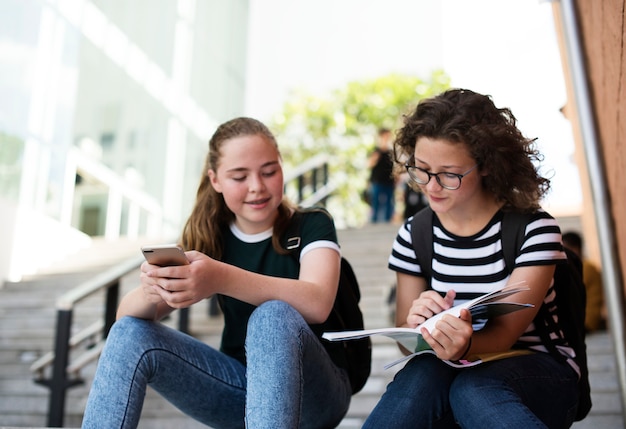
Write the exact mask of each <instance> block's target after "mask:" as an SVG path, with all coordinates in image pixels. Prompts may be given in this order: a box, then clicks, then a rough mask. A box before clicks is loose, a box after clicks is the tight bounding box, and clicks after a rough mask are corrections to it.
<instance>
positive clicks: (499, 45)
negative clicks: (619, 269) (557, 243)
mask: <svg viewBox="0 0 626 429" xmlns="http://www.w3.org/2000/svg"><path fill="white" fill-rule="evenodd" d="M0 52H1V55H0V221H1V222H0V236H1V237H2V244H1V245H0V279H12V280H16V279H19V278H20V277H21V276H23V275H24V274H29V273H32V272H35V271H37V269H39V268H40V267H42V266H46V265H49V264H51V263H53V262H54V261H55V260H58V259H60V258H63V257H65V256H66V255H69V254H71V253H74V252H76V251H77V249H81V248H87V247H89V245H90V242H91V240H92V239H93V238H94V237H101V238H104V239H106V240H112V241H114V240H119V239H129V238H130V239H136V238H137V237H152V238H153V239H155V240H156V239H158V238H163V239H166V238H171V237H176V236H177V234H178V233H179V231H180V228H181V225H182V223H183V222H184V220H185V219H186V216H187V215H188V213H189V210H190V208H191V206H192V204H193V199H194V196H195V191H196V187H197V183H198V179H199V176H200V174H201V169H202V164H203V159H204V156H205V154H206V142H207V140H208V138H209V137H210V135H211V133H212V132H213V130H214V129H215V127H216V126H217V124H219V123H221V122H223V121H224V120H226V119H230V118H232V117H234V116H240V115H244V114H245V115H249V116H255V117H257V118H259V119H262V120H264V121H268V122H269V121H271V119H272V117H273V116H274V115H276V114H278V113H280V111H281V109H282V106H283V103H284V102H285V100H286V97H287V95H288V94H289V91H291V90H292V89H296V88H305V89H307V90H309V91H311V92H313V93H317V94H320V95H322V94H324V93H325V92H327V91H331V90H333V89H336V88H340V87H342V86H343V85H345V84H346V83H347V82H349V81H358V80H360V79H368V78H376V77H378V76H383V75H387V74H389V73H392V72H399V73H404V74H408V75H415V76H418V77H426V76H428V75H429V74H430V73H431V72H432V71H433V70H436V69H442V70H444V71H445V72H446V73H447V74H448V75H449V76H450V77H451V80H452V85H453V86H458V87H466V88H470V89H473V90H475V91H478V92H483V93H486V94H490V95H492V96H493V98H494V101H495V103H496V104H497V105H499V106H503V107H504V106H506V107H510V108H511V109H512V110H513V112H514V114H515V115H516V116H517V117H518V119H519V125H520V127H521V128H522V130H523V131H524V132H525V133H526V134H527V135H528V136H530V137H537V138H538V139H539V144H540V148H541V150H542V151H543V152H544V153H545V162H544V164H543V165H542V169H543V171H544V172H545V173H546V174H548V175H549V176H551V177H552V180H553V191H552V193H551V194H550V196H549V197H548V200H547V201H546V204H545V205H546V207H547V208H548V209H549V210H550V211H551V212H553V214H556V215H559V214H563V213H566V214H577V213H578V212H579V211H580V201H581V195H580V185H579V180H578V176H577V171H576V167H575V165H574V163H573V156H572V153H573V147H574V146H573V140H572V136H571V132H570V128H569V124H568V123H567V121H566V119H565V118H564V117H563V116H562V114H561V113H560V108H561V107H562V106H563V105H564V104H565V88H564V82H563V78H562V71H561V62H560V61H561V60H560V57H559V52H558V48H557V42H556V37H555V33H554V25H553V21H552V11H551V8H550V5H549V3H548V2H540V1H529V0H507V1H502V0H476V1H471V2H468V1H463V0H441V1H435V0H432V1H426V0H424V1H415V0H340V1H337V0H298V1H294V0H249V1H246V0H233V1H224V2H216V1H209V0H158V1H157V0H133V1H125V0H91V1H90V0H0ZM280 137H281V136H280V135H279V136H278V138H279V143H280ZM371 140H372V136H363V142H364V144H366V143H367V142H371ZM34 244H35V245H34Z"/></svg>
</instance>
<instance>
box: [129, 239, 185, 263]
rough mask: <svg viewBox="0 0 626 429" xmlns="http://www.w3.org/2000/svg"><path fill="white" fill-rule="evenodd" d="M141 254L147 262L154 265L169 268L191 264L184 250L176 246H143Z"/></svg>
mask: <svg viewBox="0 0 626 429" xmlns="http://www.w3.org/2000/svg"><path fill="white" fill-rule="evenodd" d="M141 252H142V253H143V256H144V258H146V261H148V262H149V263H151V264H152V265H159V266H161V267H169V266H172V265H187V264H188V263H189V260H188V259H187V256H185V252H184V251H183V249H182V248H181V247H180V246H178V245H176V244H159V245H155V246H143V247H142V248H141Z"/></svg>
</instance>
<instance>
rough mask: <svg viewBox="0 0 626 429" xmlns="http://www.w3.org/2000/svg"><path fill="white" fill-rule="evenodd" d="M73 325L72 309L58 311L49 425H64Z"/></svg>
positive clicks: (50, 381)
mask: <svg viewBox="0 0 626 429" xmlns="http://www.w3.org/2000/svg"><path fill="white" fill-rule="evenodd" d="M71 326H72V310H58V311H57V333H56V338H55V345H54V364H53V366H52V378H51V379H50V380H49V383H50V385H49V387H50V402H49V407H48V427H62V426H63V417H64V414H65V391H66V389H67V387H68V386H69V384H70V383H69V382H68V379H67V371H66V368H67V364H68V361H69V341H70V330H71Z"/></svg>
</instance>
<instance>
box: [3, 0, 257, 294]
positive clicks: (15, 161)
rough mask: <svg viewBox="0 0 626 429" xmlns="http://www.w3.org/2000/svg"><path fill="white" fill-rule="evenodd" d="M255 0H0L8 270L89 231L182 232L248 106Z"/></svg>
mask: <svg viewBox="0 0 626 429" xmlns="http://www.w3.org/2000/svg"><path fill="white" fill-rule="evenodd" d="M248 9H249V5H248V1H247V0H233V1H228V2H218V1H212V0H133V1H131V2H127V1H120V0H3V1H2V2H0V52H2V55H0V70H2V71H1V72H0V236H2V237H3V240H2V242H1V244H0V282H1V281H2V280H6V279H9V280H19V278H20V277H21V276H22V275H24V274H28V273H31V272H34V271H36V270H37V269H38V268H39V267H40V266H43V265H46V264H49V263H51V262H52V261H53V260H54V258H60V257H62V256H63V255H66V254H68V253H70V252H75V251H76V249H78V248H81V247H86V246H88V245H89V242H90V240H91V237H93V236H104V237H107V238H111V239H115V238H117V237H120V236H128V237H138V236H150V237H175V235H176V234H177V232H178V231H179V230H180V227H181V224H182V222H183V221H184V219H185V218H186V217H187V215H188V213H189V211H190V209H191V206H192V204H193V200H194V198H195V192H196V188H197V184H198V180H199V175H200V174H201V169H202V166H203V163H204V158H205V155H206V151H207V141H208V138H209V137H210V135H211V134H212V132H213V130H214V128H215V126H216V125H217V124H219V123H220V122H222V121H223V120H224V119H226V118H230V117H233V116H235V115H240V114H241V113H242V112H243V109H244V93H245V68H246V40H247V21H248V12H249V11H248Z"/></svg>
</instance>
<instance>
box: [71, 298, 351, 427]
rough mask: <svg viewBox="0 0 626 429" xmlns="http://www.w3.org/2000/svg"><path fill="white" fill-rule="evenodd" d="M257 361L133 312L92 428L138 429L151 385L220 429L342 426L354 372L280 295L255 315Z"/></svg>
mask: <svg viewBox="0 0 626 429" xmlns="http://www.w3.org/2000/svg"><path fill="white" fill-rule="evenodd" d="M246 353H247V361H248V367H247V368H246V367H245V366H244V365H243V364H242V363H241V362H239V361H238V360H236V359H233V358H231V357H229V356H227V355H225V354H224V353H221V352H220V351H218V350H215V349H214V348H212V347H210V346H208V345H207V344H204V343H203V342H201V341H198V340H196V339H195V338H193V337H191V336H188V335H186V334H183V333H181V332H179V331H176V330H174V329H171V328H168V327H166V326H164V325H162V324H160V323H155V322H151V321H147V320H142V319H137V318H133V317H124V318H122V319H120V320H118V321H117V322H116V323H115V324H114V325H113V327H112V329H111V331H110V333H109V336H108V339H107V343H106V345H105V347H104V350H103V352H102V355H101V357H100V360H99V363H98V368H97V370H96V375H95V378H94V381H93V385H92V387H91V391H90V394H89V398H88V401H87V407H86V409H85V414H84V418H83V425H82V427H83V428H107V429H108V428H134V427H136V426H137V424H138V422H139V417H140V415H141V409H142V406H143V401H144V397H145V393H146V388H147V386H148V385H149V386H150V387H152V388H153V389H154V390H155V391H157V392H158V393H159V394H161V395H162V396H163V397H164V398H166V399H167V400H168V401H169V402H171V403H172V404H173V405H174V406H176V407H177V408H179V409H180V410H181V411H183V412H184V413H185V414H187V415H189V416H191V417H192V418H194V419H196V420H198V421H200V422H202V423H204V424H206V425H208V426H211V427H213V428H243V427H249V428H255V429H256V428H260V429H263V428H272V429H276V428H289V429H293V428H300V427H301V428H332V427H335V426H337V425H338V424H339V423H340V422H341V420H342V418H343V417H344V415H345V414H346V412H347V410H348V406H349V404H350V398H351V389H350V382H349V380H348V376H347V372H346V371H345V370H343V369H340V368H338V367H337V366H335V365H334V364H333V362H332V361H331V360H330V358H329V356H328V354H327V353H326V351H325V350H324V347H323V346H322V344H321V343H320V341H319V340H318V339H317V337H316V336H315V334H314V333H313V332H312V331H311V329H310V328H309V327H308V325H307V324H306V322H305V321H304V319H303V318H302V316H301V315H300V314H299V313H298V312H297V311H296V310H295V309H294V308H293V307H291V306H289V305H288V304H286V303H284V302H280V301H270V302H266V303H264V304H262V305H261V306H259V307H258V308H257V309H256V310H255V312H254V313H253V314H252V317H251V318H250V320H249V322H248V333H247V340H246Z"/></svg>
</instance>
